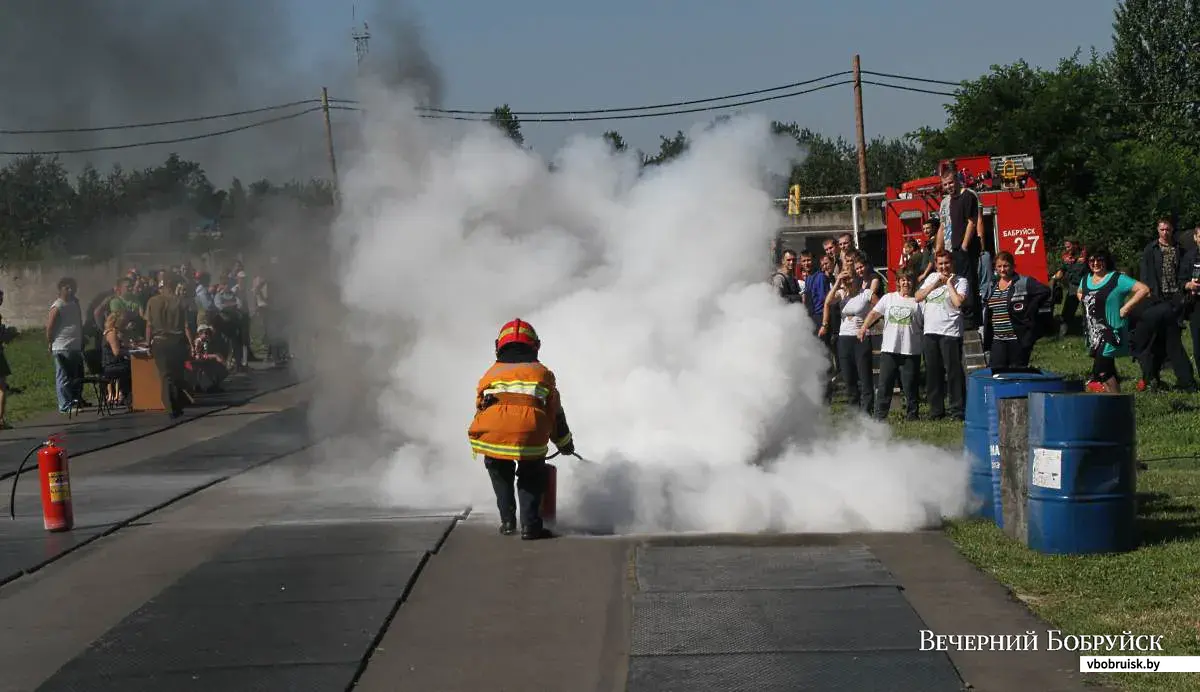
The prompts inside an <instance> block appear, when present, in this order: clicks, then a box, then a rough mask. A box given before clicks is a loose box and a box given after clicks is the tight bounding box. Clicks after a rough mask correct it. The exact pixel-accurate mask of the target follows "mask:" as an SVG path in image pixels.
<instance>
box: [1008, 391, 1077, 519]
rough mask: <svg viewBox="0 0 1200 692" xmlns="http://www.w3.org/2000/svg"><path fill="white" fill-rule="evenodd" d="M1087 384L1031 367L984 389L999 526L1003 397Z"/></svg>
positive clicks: (1020, 397)
mask: <svg viewBox="0 0 1200 692" xmlns="http://www.w3.org/2000/svg"><path fill="white" fill-rule="evenodd" d="M1082 391H1083V383H1082V382H1080V381H1078V380H1066V379H1063V376H1062V375H1056V374H1055V373H1052V372H1047V371H1045V370H1030V371H1026V372H1006V373H1001V374H994V375H993V376H992V386H991V387H989V388H987V389H985V390H984V400H985V403H986V406H987V442H988V458H989V461H990V463H989V464H988V471H989V472H990V473H991V478H990V479H989V485H990V489H991V491H992V504H993V507H994V508H995V510H994V511H995V516H994V519H995V520H996V526H999V527H1000V528H1004V512H1003V511H1002V509H1001V508H1002V507H1003V506H1004V505H1003V503H1002V499H1001V498H1002V497H1003V494H1002V493H1001V492H1000V479H1001V477H1002V476H1003V474H1002V473H1001V472H1000V404H999V402H1000V400H1001V399H1024V398H1025V397H1027V396H1029V395H1030V394H1031V393H1033V392H1082Z"/></svg>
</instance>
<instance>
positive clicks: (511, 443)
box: [467, 361, 571, 460]
mask: <svg viewBox="0 0 1200 692" xmlns="http://www.w3.org/2000/svg"><path fill="white" fill-rule="evenodd" d="M467 437H469V438H470V440H471V451H472V453H473V454H474V455H476V456H478V455H480V454H482V455H484V456H487V457H491V458H493V459H510V460H522V459H542V458H544V457H545V456H546V454H547V452H548V451H549V448H548V444H549V443H550V442H554V445H555V446H556V447H559V448H561V447H562V446H564V445H566V444H567V443H568V442H569V441H570V440H571V430H570V428H569V427H568V426H567V418H566V415H565V414H564V413H563V409H562V403H561V402H560V400H559V394H558V388H557V386H556V385H555V380H554V373H553V372H551V371H550V369H549V368H547V367H546V366H544V365H542V364H541V363H539V362H537V361H532V362H526V363H496V364H494V365H493V366H492V367H491V368H489V369H488V371H487V373H485V374H484V376H483V377H482V378H480V380H479V385H478V387H476V389H475V418H474V420H472V421H471V427H470V428H469V429H468V431H467Z"/></svg>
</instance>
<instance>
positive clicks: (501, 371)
mask: <svg viewBox="0 0 1200 692" xmlns="http://www.w3.org/2000/svg"><path fill="white" fill-rule="evenodd" d="M540 347H541V342H540V341H539V340H538V335H537V332H535V331H534V329H533V326H532V325H530V324H529V323H528V322H526V321H524V320H520V319H515V320H512V321H511V322H509V323H508V324H505V325H504V326H503V327H502V328H501V329H500V335H499V336H498V337H497V338H496V363H495V364H494V365H492V367H491V368H489V369H488V371H487V372H486V373H485V374H484V375H483V377H482V378H481V379H480V380H479V386H478V387H477V388H476V390H475V419H474V420H472V421H471V427H470V429H469V430H468V431H467V436H468V437H469V438H470V440H471V450H472V453H473V454H474V455H475V456H479V455H480V454H482V455H483V463H484V466H485V467H487V471H488V476H490V477H491V479H492V489H493V490H494V491H495V493H496V506H497V508H498V509H499V510H500V533H502V534H504V535H506V536H508V535H511V534H513V533H515V532H516V519H517V516H516V515H517V505H518V504H519V505H520V509H521V538H524V539H526V540H536V539H539V538H549V537H550V536H551V533H550V532H549V531H548V530H547V529H546V528H545V527H544V526H543V525H542V516H541V504H542V496H543V495H544V494H545V492H546V478H547V472H546V453H547V451H548V445H549V443H550V442H554V446H555V447H557V448H558V450H559V451H560V452H561V453H563V454H572V453H574V451H575V445H574V444H573V443H572V441H571V429H570V428H569V427H568V426H567V418H566V415H565V414H564V413H563V409H562V403H561V402H560V400H559V394H558V387H557V386H556V384H555V379H554V373H553V372H552V371H551V370H550V369H549V368H547V367H546V366H545V365H542V364H541V363H540V362H538V349H539V348H540ZM514 477H515V479H516V486H517V492H516V495H515V496H514V494H513V480H514Z"/></svg>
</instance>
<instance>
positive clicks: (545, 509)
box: [542, 462, 558, 526]
mask: <svg viewBox="0 0 1200 692" xmlns="http://www.w3.org/2000/svg"><path fill="white" fill-rule="evenodd" d="M557 513H558V469H557V468H555V467H554V464H551V463H549V462H547V463H546V492H545V493H543V494H542V523H543V524H545V525H547V526H553V525H554V517H555V515H556V514H557Z"/></svg>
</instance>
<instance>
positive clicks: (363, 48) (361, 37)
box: [350, 5, 371, 69]
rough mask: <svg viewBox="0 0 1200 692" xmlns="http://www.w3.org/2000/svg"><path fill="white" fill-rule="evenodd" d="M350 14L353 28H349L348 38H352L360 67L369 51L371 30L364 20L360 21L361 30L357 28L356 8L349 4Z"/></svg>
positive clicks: (360, 67)
mask: <svg viewBox="0 0 1200 692" xmlns="http://www.w3.org/2000/svg"><path fill="white" fill-rule="evenodd" d="M350 16H351V18H352V19H353V21H354V28H353V29H351V30H350V38H352V39H354V52H355V53H356V54H357V55H358V67H359V69H362V65H363V61H364V60H366V59H367V53H368V52H369V51H370V45H369V44H370V42H371V32H370V30H369V27H368V26H367V23H366V22H363V23H362V31H359V29H358V8H356V7H354V6H353V5H351V6H350Z"/></svg>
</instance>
